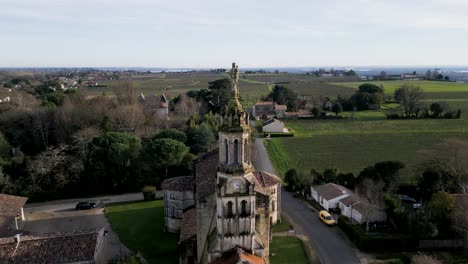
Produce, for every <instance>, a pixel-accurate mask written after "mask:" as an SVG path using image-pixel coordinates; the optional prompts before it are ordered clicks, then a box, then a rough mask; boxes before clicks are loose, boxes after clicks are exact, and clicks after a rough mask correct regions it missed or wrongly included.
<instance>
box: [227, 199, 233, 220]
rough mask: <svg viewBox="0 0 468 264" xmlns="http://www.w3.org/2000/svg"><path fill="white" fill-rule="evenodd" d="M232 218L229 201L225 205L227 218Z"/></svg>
mask: <svg viewBox="0 0 468 264" xmlns="http://www.w3.org/2000/svg"><path fill="white" fill-rule="evenodd" d="M232 216H233V213H232V202H231V201H229V202H228V203H227V217H232Z"/></svg>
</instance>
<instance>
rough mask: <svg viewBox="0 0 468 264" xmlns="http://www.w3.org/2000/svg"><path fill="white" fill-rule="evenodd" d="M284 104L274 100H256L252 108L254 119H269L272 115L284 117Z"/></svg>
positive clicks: (285, 107)
mask: <svg viewBox="0 0 468 264" xmlns="http://www.w3.org/2000/svg"><path fill="white" fill-rule="evenodd" d="M286 110H287V106H286V105H279V104H276V103H275V102H257V103H256V104H255V105H254V106H253V108H252V114H253V116H254V117H255V119H257V120H258V119H270V118H273V117H277V118H284V117H285V116H286Z"/></svg>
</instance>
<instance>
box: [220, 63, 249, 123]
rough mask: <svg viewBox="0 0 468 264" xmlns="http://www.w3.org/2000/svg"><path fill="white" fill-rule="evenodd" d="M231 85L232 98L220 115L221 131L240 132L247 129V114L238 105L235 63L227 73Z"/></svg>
mask: <svg viewBox="0 0 468 264" xmlns="http://www.w3.org/2000/svg"><path fill="white" fill-rule="evenodd" d="M229 75H230V77H231V85H232V98H231V100H230V101H229V103H228V105H227V106H226V108H225V111H224V113H222V115H221V130H222V131H231V132H232V131H242V130H244V129H248V114H247V113H246V112H245V111H244V107H243V106H242V104H241V103H240V98H239V67H238V66H237V65H236V63H235V62H233V63H232V68H231V71H230V72H229Z"/></svg>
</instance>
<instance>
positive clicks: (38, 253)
mask: <svg viewBox="0 0 468 264" xmlns="http://www.w3.org/2000/svg"><path fill="white" fill-rule="evenodd" d="M103 236H104V229H101V230H97V231H91V232H80V233H73V234H51V235H40V236H19V243H17V242H16V241H15V238H13V237H8V238H0V263H10V264H22V263H29V264H42V263H71V262H73V263H78V262H80V263H82V262H83V263H84V262H89V261H93V260H94V254H95V252H96V247H97V246H98V245H99V244H100V243H101V242H100V240H101V239H102V237H103Z"/></svg>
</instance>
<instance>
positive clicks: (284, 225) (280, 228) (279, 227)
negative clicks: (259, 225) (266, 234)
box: [271, 218, 292, 233]
mask: <svg viewBox="0 0 468 264" xmlns="http://www.w3.org/2000/svg"><path fill="white" fill-rule="evenodd" d="M291 229H292V226H291V224H290V223H289V222H288V221H287V220H286V219H285V218H281V222H278V223H277V224H276V225H274V226H273V227H272V229H271V231H272V232H273V233H277V232H287V231H289V230H291Z"/></svg>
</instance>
